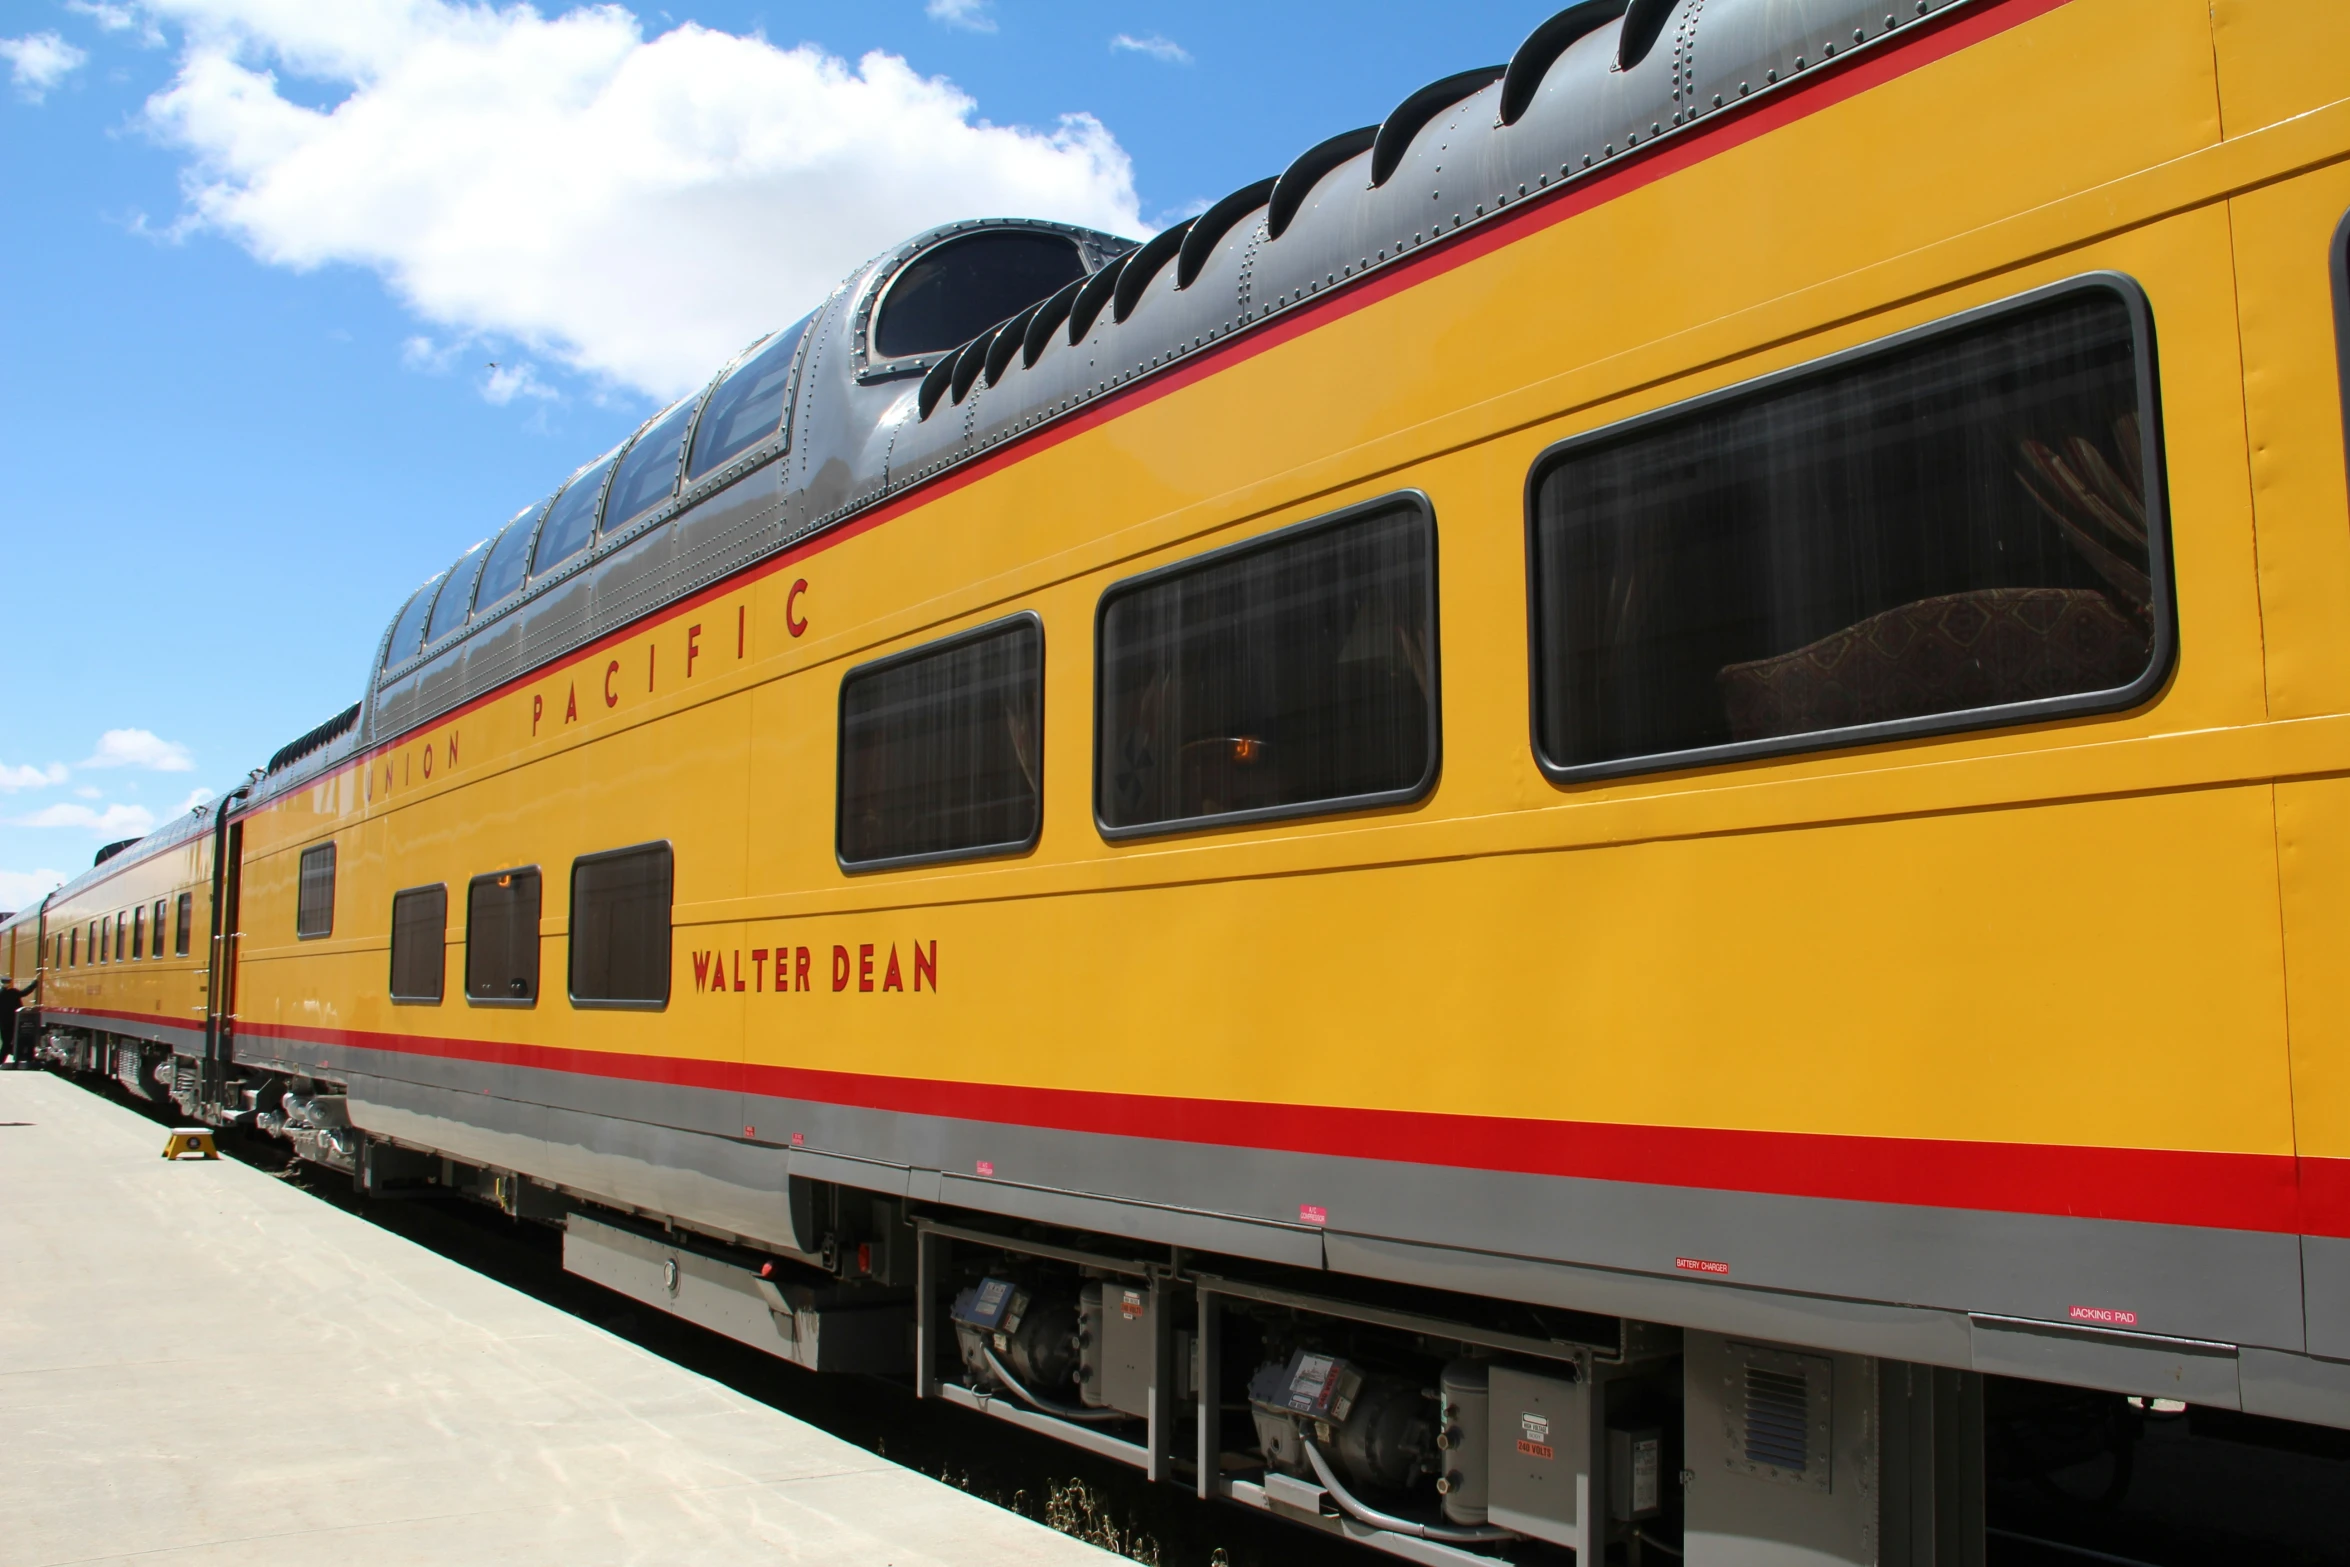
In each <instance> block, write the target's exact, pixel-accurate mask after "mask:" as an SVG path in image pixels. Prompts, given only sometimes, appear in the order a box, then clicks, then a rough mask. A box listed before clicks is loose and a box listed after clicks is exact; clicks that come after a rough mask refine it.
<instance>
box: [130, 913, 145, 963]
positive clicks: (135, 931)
mask: <svg viewBox="0 0 2350 1567" xmlns="http://www.w3.org/2000/svg"><path fill="white" fill-rule="evenodd" d="M131 956H132V957H134V958H138V959H140V960H142V961H144V960H145V958H146V956H147V906H146V905H145V904H143V903H142V904H140V905H139V906H138V907H137V908H135V909H133V910H131Z"/></svg>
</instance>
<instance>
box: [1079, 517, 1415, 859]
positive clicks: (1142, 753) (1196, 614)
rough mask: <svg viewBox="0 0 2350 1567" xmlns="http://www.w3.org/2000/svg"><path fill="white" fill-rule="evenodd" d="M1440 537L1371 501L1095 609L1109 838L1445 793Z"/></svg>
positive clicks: (1100, 763)
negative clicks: (1434, 788)
mask: <svg viewBox="0 0 2350 1567" xmlns="http://www.w3.org/2000/svg"><path fill="white" fill-rule="evenodd" d="M1435 651H1436V526H1435V521H1434V519H1433V518H1431V517H1430V516H1429V515H1428V513H1427V511H1426V509H1425V507H1424V506H1423V505H1422V504H1421V503H1420V502H1419V501H1418V500H1417V499H1403V500H1397V501H1388V502H1381V503H1378V504H1377V505H1376V506H1374V507H1372V508H1369V509H1366V510H1363V511H1359V512H1356V513H1353V514H1351V515H1349V516H1346V517H1345V518H1344V519H1343V520H1339V521H1336V522H1323V523H1315V524H1309V525H1308V526H1307V527H1305V528H1300V529H1291V530H1288V531H1286V532H1283V533H1279V534H1275V535H1274V536H1273V537H1271V538H1270V539H1267V540H1264V541H1261V542H1257V543H1253V544H1249V545H1245V546H1243V547H1241V548H1239V549H1235V550H1226V551H1221V552H1219V553H1217V554H1215V555H1211V556H1208V557H1206V558H1204V559H1202V560H1200V561H1196V562H1188V563H1186V564H1184V565H1183V566H1181V567H1178V568H1176V569H1174V570H1172V571H1164V572H1157V573H1154V574H1152V575H1151V576H1148V577H1143V578H1139V579H1137V580H1135V581H1133V582H1129V583H1121V584H1119V585H1118V586H1116V587H1113V588H1111V589H1110V590H1109V592H1108V593H1106V594H1104V595H1103V597H1102V616H1101V636H1100V655H1099V656H1100V659H1101V676H1100V680H1099V682H1098V689H1099V693H1100V695H1099V701H1100V709H1099V714H1100V716H1099V721H1098V727H1099V733H1098V735H1097V738H1096V745H1097V746H1098V748H1099V749H1098V754H1097V756H1096V759H1095V764H1094V773H1095V810H1096V811H1097V813H1098V814H1099V816H1100V818H1101V823H1102V826H1103V828H1104V829H1105V830H1108V831H1113V832H1114V831H1118V830H1122V829H1123V830H1138V829H1147V828H1168V827H1178V826H1182V825H1184V824H1186V823H1192V822H1198V821H1202V820H1205V819H1208V818H1214V817H1231V816H1243V815H1294V814H1299V813H1302V812H1306V811H1317V810H1330V809H1334V808H1336V807H1338V806H1340V805H1342V804H1356V805H1364V804H1377V803H1384V802H1388V801H1393V800H1399V799H1405V798H1409V797H1412V796H1414V795H1417V794H1419V793H1421V792H1423V791H1424V790H1425V789H1426V788H1427V787H1428V786H1429V785H1430V784H1432V783H1433V782H1434V781H1435V777H1436V756H1437V732H1436V696H1435V689H1436V688H1435Z"/></svg>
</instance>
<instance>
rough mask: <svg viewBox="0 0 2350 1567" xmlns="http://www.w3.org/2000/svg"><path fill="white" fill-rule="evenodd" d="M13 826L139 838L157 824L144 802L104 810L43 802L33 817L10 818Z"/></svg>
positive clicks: (110, 836) (103, 836) (100, 835)
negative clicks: (79, 830) (84, 830)
mask: <svg viewBox="0 0 2350 1567" xmlns="http://www.w3.org/2000/svg"><path fill="white" fill-rule="evenodd" d="M8 825H9V826H11V827H86V828H88V829H89V830H90V831H92V832H94V833H96V834H97V835H98V836H99V837H101V838H136V837H141V836H143V835H144V834H145V833H146V832H147V831H148V829H150V828H152V827H153V826H154V825H155V813H154V812H153V811H150V810H148V809H147V808H146V807H145V806H143V805H122V804H115V805H110V806H108V807H106V809H105V810H103V811H93V810H91V809H90V808H89V807H88V806H86V805H64V804H59V805H44V806H42V807H41V808H40V809H39V810H37V811H35V812H33V814H32V815H30V816H17V817H11V818H10V819H9V822H8Z"/></svg>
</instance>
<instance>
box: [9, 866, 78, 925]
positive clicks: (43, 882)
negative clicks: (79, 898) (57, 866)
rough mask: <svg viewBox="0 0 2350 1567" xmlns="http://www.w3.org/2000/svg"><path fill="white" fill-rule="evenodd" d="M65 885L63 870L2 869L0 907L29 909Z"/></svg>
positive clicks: (15, 909) (14, 911) (14, 910)
mask: <svg viewBox="0 0 2350 1567" xmlns="http://www.w3.org/2000/svg"><path fill="white" fill-rule="evenodd" d="M64 885H65V872H63V871H50V870H39V871H0V909H6V910H8V911H9V912H10V913H11V914H13V913H16V912H17V911H18V910H20V909H29V908H31V907H32V906H33V905H34V904H36V903H38V902H40V901H41V900H42V899H43V898H45V897H47V896H48V895H49V894H50V893H52V892H55V891H56V890H57V889H58V888H60V887H62V886H64Z"/></svg>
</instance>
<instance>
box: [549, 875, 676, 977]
mask: <svg viewBox="0 0 2350 1567" xmlns="http://www.w3.org/2000/svg"><path fill="white" fill-rule="evenodd" d="M669 881H670V855H669V845H667V844H665V843H648V844H645V845H643V846H641V847H639V848H634V849H616V850H613V851H612V852H610V853H608V854H590V855H586V856H584V857H582V858H580V859H577V860H574V861H572V862H571V999H572V1000H573V1001H576V1002H583V1003H609V1004H613V1005H621V1004H635V1005H651V1006H659V1005H662V1004H664V1003H666V1002H667V1001H668V1000H669V896H670V892H669Z"/></svg>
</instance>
